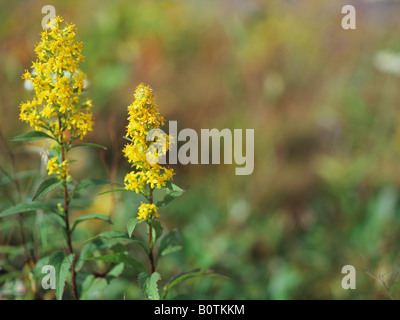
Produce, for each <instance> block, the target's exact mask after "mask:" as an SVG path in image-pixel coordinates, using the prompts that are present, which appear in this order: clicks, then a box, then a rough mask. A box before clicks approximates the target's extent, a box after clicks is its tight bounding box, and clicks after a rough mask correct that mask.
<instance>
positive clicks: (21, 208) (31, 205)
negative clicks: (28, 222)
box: [0, 202, 51, 218]
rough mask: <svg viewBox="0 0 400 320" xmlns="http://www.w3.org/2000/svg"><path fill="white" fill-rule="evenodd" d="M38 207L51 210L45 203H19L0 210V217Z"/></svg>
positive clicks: (34, 209) (37, 208)
mask: <svg viewBox="0 0 400 320" xmlns="http://www.w3.org/2000/svg"><path fill="white" fill-rule="evenodd" d="M39 209H43V210H51V208H50V207H49V206H48V205H47V204H46V203H42V202H34V203H19V204H17V205H15V206H12V207H11V208H8V209H6V210H4V211H2V212H1V213H0V218H3V217H6V216H10V215H12V214H16V213H23V212H30V211H36V210H39Z"/></svg>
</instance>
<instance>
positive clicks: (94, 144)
mask: <svg viewBox="0 0 400 320" xmlns="http://www.w3.org/2000/svg"><path fill="white" fill-rule="evenodd" d="M79 147H91V148H100V149H104V150H107V148H106V147H104V146H101V145H99V144H96V143H81V144H77V145H75V146H73V147H72V148H79ZM72 148H71V149H72Z"/></svg>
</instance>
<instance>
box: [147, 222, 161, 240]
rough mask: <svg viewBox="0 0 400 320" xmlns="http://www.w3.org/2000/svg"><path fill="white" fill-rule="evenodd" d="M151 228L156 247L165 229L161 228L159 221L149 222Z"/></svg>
mask: <svg viewBox="0 0 400 320" xmlns="http://www.w3.org/2000/svg"><path fill="white" fill-rule="evenodd" d="M149 224H150V226H151V228H152V232H151V236H152V239H151V241H152V244H153V246H154V245H155V243H156V241H157V240H158V239H159V238H160V237H161V236H162V233H163V227H162V226H161V223H160V222H158V221H157V220H151V221H150V222H149Z"/></svg>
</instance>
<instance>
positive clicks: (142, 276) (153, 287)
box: [138, 272, 161, 300]
mask: <svg viewBox="0 0 400 320" xmlns="http://www.w3.org/2000/svg"><path fill="white" fill-rule="evenodd" d="M160 280H161V275H160V274H159V273H158V272H154V273H153V274H152V275H151V276H150V277H149V276H148V275H147V274H146V273H139V276H138V283H139V287H140V290H141V291H142V293H143V295H144V296H145V297H146V299H148V300H160V294H159V292H158V286H157V282H158V281H160Z"/></svg>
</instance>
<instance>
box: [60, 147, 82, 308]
mask: <svg viewBox="0 0 400 320" xmlns="http://www.w3.org/2000/svg"><path fill="white" fill-rule="evenodd" d="M64 161H65V146H64V144H61V162H64ZM63 187H64V214H65V233H66V236H67V244H68V252H69V254H71V255H72V254H74V249H73V247H72V241H71V229H70V226H69V217H68V213H69V210H68V206H69V201H68V186H67V175H66V174H64V177H63ZM71 282H72V293H73V296H74V300H78V289H77V286H76V274H75V259H74V257H72V262H71Z"/></svg>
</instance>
